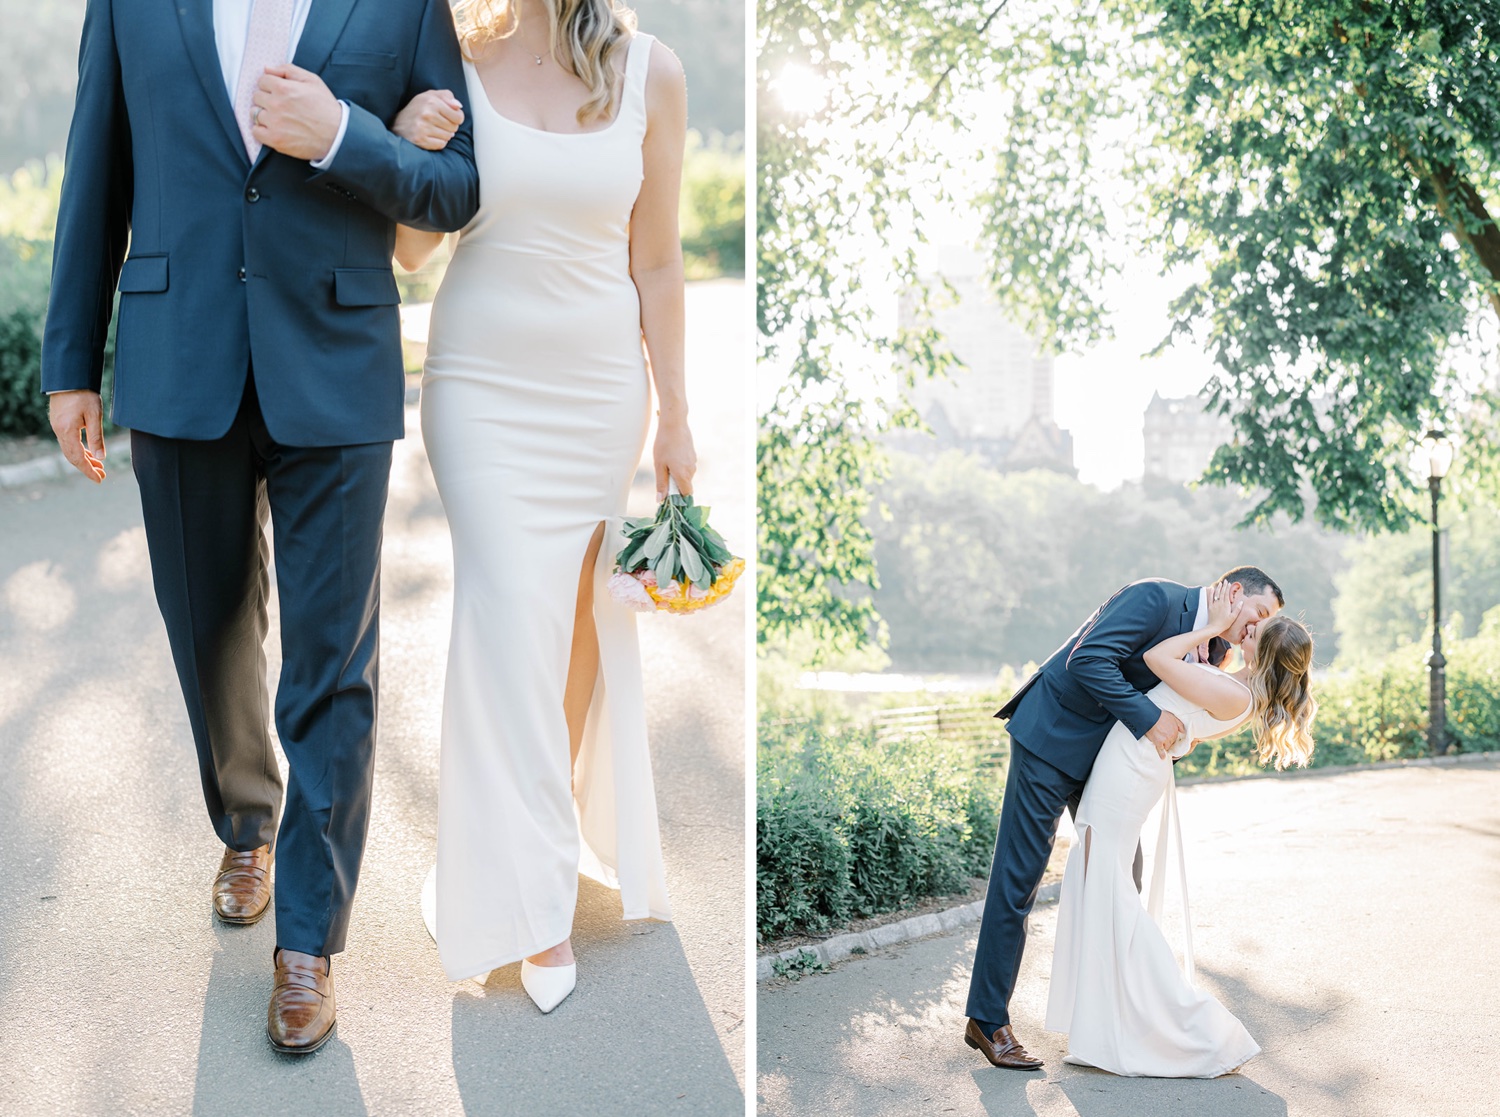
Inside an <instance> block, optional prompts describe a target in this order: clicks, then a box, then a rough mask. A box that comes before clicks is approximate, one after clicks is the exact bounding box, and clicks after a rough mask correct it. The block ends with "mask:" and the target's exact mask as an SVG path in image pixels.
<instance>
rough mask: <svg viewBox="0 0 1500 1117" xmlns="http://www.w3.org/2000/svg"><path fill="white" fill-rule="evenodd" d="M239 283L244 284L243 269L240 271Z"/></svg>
mask: <svg viewBox="0 0 1500 1117" xmlns="http://www.w3.org/2000/svg"><path fill="white" fill-rule="evenodd" d="M240 282H241V283H243V282H245V269H244V268H241V269H240Z"/></svg>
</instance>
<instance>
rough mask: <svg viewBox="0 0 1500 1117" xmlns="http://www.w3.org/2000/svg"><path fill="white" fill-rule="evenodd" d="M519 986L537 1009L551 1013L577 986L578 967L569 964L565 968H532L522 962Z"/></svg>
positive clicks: (574, 964) (527, 963) (528, 963)
mask: <svg viewBox="0 0 1500 1117" xmlns="http://www.w3.org/2000/svg"><path fill="white" fill-rule="evenodd" d="M521 984H522V985H523V986H524V987H525V989H526V995H527V996H528V997H530V998H531V999H532V1000H533V1001H534V1002H535V1003H536V1007H537V1008H539V1009H541V1010H542V1011H543V1012H551V1011H552V1010H553V1009H554V1008H556V1007H557V1006H558V1005H560V1004H562V1003H563V1000H564V999H565V998H566V997H567V995H568V994H569V993H571V992H572V991H573V987H574V986H575V985H577V984H578V965H577V963H573V962H570V963H569V964H568V965H566V966H533V965H532V964H531V963H530V962H527V961H522V962H521Z"/></svg>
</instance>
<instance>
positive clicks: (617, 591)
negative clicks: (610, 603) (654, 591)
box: [609, 571, 656, 613]
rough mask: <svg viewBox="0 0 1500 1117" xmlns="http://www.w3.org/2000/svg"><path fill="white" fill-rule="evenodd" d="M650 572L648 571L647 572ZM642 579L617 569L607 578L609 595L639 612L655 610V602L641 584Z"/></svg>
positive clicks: (652, 611)
mask: <svg viewBox="0 0 1500 1117" xmlns="http://www.w3.org/2000/svg"><path fill="white" fill-rule="evenodd" d="M647 573H648V574H649V573H650V572H649V571H648V572H647ZM642 581H644V579H641V578H637V577H635V576H633V575H630V574H626V573H625V572H624V571H618V572H616V573H615V574H614V576H612V577H611V578H610V580H609V595H610V596H611V597H613V598H614V599H615V600H616V601H618V602H619V603H620V604H621V605H624V606H625V607H626V608H627V609H634V610H636V611H637V612H641V613H654V612H656V602H655V601H653V600H652V598H651V594H650V593H648V592H647V590H646V587H645V586H644V585H642V584H641V582H642Z"/></svg>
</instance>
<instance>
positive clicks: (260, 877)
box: [214, 845, 271, 924]
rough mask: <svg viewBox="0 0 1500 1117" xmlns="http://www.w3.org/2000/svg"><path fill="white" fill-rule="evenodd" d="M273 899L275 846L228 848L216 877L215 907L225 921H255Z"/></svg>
mask: <svg viewBox="0 0 1500 1117" xmlns="http://www.w3.org/2000/svg"><path fill="white" fill-rule="evenodd" d="M270 903H271V847H270V846H268V845H264V846H260V847H259V848H257V849H251V850H246V851H245V852H244V853H240V852H238V851H236V850H232V849H229V848H227V847H226V848H225V850H224V859H223V860H222V861H220V862H219V875H218V876H216V877H214V911H215V912H216V913H217V914H218V916H219V918H220V919H222V920H223V921H224V922H225V923H239V924H244V923H254V922H255V921H256V920H257V919H259V918H260V917H261V916H263V915H265V914H266V908H267V907H269V906H270Z"/></svg>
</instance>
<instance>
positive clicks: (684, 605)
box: [642, 558, 745, 613]
mask: <svg viewBox="0 0 1500 1117" xmlns="http://www.w3.org/2000/svg"><path fill="white" fill-rule="evenodd" d="M744 572H745V560H744V559H742V558H736V559H731V560H730V561H729V562H728V563H726V564H725V566H724V568H723V569H722V570H720V571H719V572H718V574H719V576H718V577H717V578H715V579H714V583H713V585H712V586H710V587H709V588H708V589H706V590H705V589H700V588H699V587H698V586H695V585H694V584H693V583H692V582H688V583H687V584H686V585H684V584H682V583H681V582H668V583H667V586H666V588H665V589H663V588H662V587H661V586H658V585H657V584H656V582H655V580H654V578H653V579H652V580H651V581H649V582H646V581H643V582H642V584H643V585H644V587H645V590H646V594H647V596H649V597H650V598H651V600H652V601H654V602H656V607H657V608H658V609H664V610H665V611H667V612H668V613H696V612H697V611H698V610H699V609H707V608H708V607H709V606H710V605H717V604H718V603H719V602H721V601H723V600H724V599H725V598H726V597H728V596H729V594H730V592H731V591H732V590H733V589H734V584H735V582H737V581H738V580H739V577H740V575H741V574H743V573H744Z"/></svg>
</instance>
